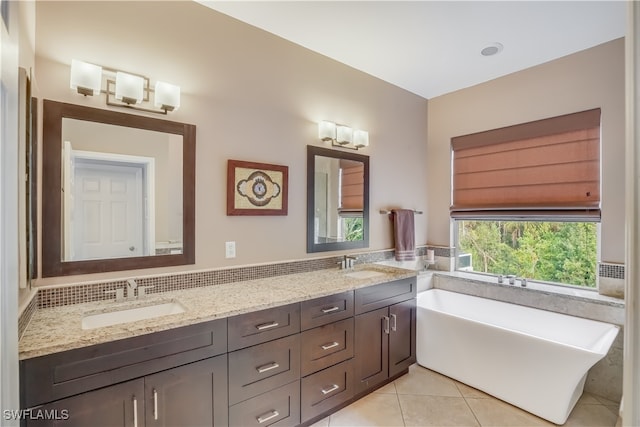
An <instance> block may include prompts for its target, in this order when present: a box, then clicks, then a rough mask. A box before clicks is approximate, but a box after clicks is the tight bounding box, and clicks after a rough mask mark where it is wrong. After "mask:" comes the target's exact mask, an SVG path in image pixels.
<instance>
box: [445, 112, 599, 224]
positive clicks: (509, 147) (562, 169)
mask: <svg viewBox="0 0 640 427" xmlns="http://www.w3.org/2000/svg"><path fill="white" fill-rule="evenodd" d="M451 142H452V149H453V203H452V206H451V209H450V211H451V216H452V217H453V218H459V219H462V218H469V219H471V218H504V217H509V218H530V219H549V220H555V221H558V220H583V221H584V220H588V221H598V220H599V219H600V109H595V110H589V111H584V112H580V113H575V114H568V115H565V116H559V117H553V118H550V119H544V120H539V121H535V122H530V123H525V124H521V125H516V126H510V127H507V128H501V129H495V130H491V131H487V132H481V133H477V134H471V135H465V136H460V137H456V138H453V139H452V141H451Z"/></svg>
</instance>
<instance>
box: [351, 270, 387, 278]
mask: <svg viewBox="0 0 640 427" xmlns="http://www.w3.org/2000/svg"><path fill="white" fill-rule="evenodd" d="M384 274H385V273H382V272H380V271H375V270H358V271H353V272H351V273H345V276H347V277H351V278H353V279H370V278H372V277H378V276H384Z"/></svg>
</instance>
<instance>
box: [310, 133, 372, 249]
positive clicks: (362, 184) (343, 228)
mask: <svg viewBox="0 0 640 427" xmlns="http://www.w3.org/2000/svg"><path fill="white" fill-rule="evenodd" d="M368 246H369V157H368V156H364V155H361V154H356V153H350V152H345V151H337V150H329V149H326V148H322V147H314V146H311V145H309V146H307V252H322V251H335V250H341V249H354V248H366V247H368Z"/></svg>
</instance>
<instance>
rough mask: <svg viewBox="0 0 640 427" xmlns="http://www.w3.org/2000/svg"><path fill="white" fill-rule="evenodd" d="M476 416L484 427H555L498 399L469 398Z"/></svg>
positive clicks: (468, 400)
mask: <svg viewBox="0 0 640 427" xmlns="http://www.w3.org/2000/svg"><path fill="white" fill-rule="evenodd" d="M466 400H467V403H468V404H469V406H470V407H471V410H472V411H473V413H474V415H475V416H476V418H477V419H478V421H479V422H480V425H482V426H483V427H489V426H496V427H497V426H500V427H505V426H509V427H534V426H549V427H550V426H555V424H552V423H550V422H549V421H546V420H543V419H542V418H539V417H536V416H535V415H532V414H530V413H528V412H526V411H523V410H522V409H520V408H516V407H515V406H512V405H509V404H508V403H506V402H503V401H501V400H498V399H476V398H467V399H466Z"/></svg>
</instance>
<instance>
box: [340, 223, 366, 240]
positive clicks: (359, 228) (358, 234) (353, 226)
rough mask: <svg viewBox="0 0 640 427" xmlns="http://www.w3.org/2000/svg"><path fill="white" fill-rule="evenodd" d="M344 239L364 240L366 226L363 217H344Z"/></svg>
mask: <svg viewBox="0 0 640 427" xmlns="http://www.w3.org/2000/svg"><path fill="white" fill-rule="evenodd" d="M342 221H343V223H342V224H343V230H344V239H345V240H347V241H354V240H356V241H357V240H362V239H363V238H364V234H363V233H364V228H363V223H364V221H363V220H362V217H354V218H342Z"/></svg>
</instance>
